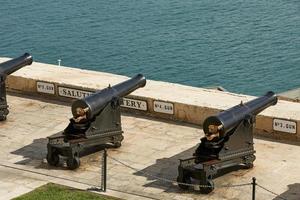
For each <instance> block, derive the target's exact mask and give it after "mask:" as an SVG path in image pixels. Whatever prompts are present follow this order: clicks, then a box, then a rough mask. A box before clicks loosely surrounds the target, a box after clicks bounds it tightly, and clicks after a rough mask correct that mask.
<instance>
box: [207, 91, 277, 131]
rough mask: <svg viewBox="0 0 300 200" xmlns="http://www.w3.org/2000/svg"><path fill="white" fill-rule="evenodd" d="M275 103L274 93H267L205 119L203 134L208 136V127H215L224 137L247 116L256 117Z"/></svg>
mask: <svg viewBox="0 0 300 200" xmlns="http://www.w3.org/2000/svg"><path fill="white" fill-rule="evenodd" d="M276 103H277V96H276V95H275V93H274V92H272V91H269V92H267V93H266V94H265V95H263V96H261V97H258V98H256V99H253V100H251V101H248V102H247V103H241V104H239V105H236V106H234V107H232V108H229V109H228V110H225V111H223V112H220V113H219V114H218V115H216V116H210V117H208V118H206V119H205V121H204V123H203V130H204V133H205V134H209V133H210V132H209V126H210V125H215V126H218V127H219V133H220V135H225V134H226V133H228V132H229V131H230V130H232V129H233V128H234V127H236V126H237V125H238V124H239V123H240V122H241V121H242V120H244V119H245V118H246V117H247V115H257V114H258V113H260V112H261V111H263V110H264V109H266V108H268V107H269V106H271V105H275V104H276Z"/></svg>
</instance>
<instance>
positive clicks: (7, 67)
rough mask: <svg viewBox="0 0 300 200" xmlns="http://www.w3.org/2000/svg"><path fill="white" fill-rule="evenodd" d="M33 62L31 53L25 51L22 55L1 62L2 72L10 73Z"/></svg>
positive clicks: (4, 73) (3, 73) (0, 69)
mask: <svg viewBox="0 0 300 200" xmlns="http://www.w3.org/2000/svg"><path fill="white" fill-rule="evenodd" d="M31 63H32V56H31V55H30V54H29V53H25V54H24V55H22V56H20V57H17V58H14V59H11V60H8V61H6V62H3V63H0V74H1V75H9V74H11V73H13V72H15V71H17V70H18V69H20V68H22V67H24V66H26V65H31Z"/></svg>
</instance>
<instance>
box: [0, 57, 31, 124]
mask: <svg viewBox="0 0 300 200" xmlns="http://www.w3.org/2000/svg"><path fill="white" fill-rule="evenodd" d="M31 63H32V56H31V55H30V54H29V53H25V54H24V55H22V56H20V57H17V58H14V59H11V60H8V61H6V62H3V63H0V81H1V83H0V84H1V86H0V121H4V120H6V118H7V115H8V113H9V110H8V105H7V101H6V87H5V80H6V77H7V76H8V75H9V74H12V73H13V72H15V71H17V70H19V69H21V68H22V67H24V66H26V65H31Z"/></svg>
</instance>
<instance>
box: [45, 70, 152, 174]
mask: <svg viewBox="0 0 300 200" xmlns="http://www.w3.org/2000/svg"><path fill="white" fill-rule="evenodd" d="M145 85H146V79H145V77H144V76H143V75H142V74H138V75H136V76H134V77H133V78H131V79H129V80H127V81H124V82H122V83H119V84H117V85H115V86H113V87H111V86H108V87H107V88H105V89H103V90H100V91H98V92H96V93H94V94H92V95H90V96H88V97H86V98H83V99H78V100H76V101H74V102H73V103H72V106H71V110H72V115H73V118H71V119H70V122H69V125H68V126H67V127H66V128H65V130H64V131H62V132H60V133H57V134H55V135H53V136H50V137H48V144H47V150H48V152H47V161H48V163H49V164H50V165H52V166H56V165H58V163H59V158H60V156H62V157H65V158H66V163H67V167H68V168H69V169H76V168H78V167H79V165H80V158H79V156H80V154H81V152H83V150H85V149H87V148H94V147H97V146H99V145H103V144H111V145H113V146H114V147H116V148H117V147H120V146H121V142H122V140H123V138H124V137H123V131H122V127H121V112H120V103H121V101H122V97H124V96H126V95H128V94H130V93H131V92H133V91H134V90H136V89H138V88H140V87H144V86H145Z"/></svg>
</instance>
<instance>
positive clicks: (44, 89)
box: [36, 81, 55, 94]
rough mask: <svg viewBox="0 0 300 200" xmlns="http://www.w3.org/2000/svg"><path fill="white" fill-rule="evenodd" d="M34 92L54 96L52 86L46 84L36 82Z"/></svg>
mask: <svg viewBox="0 0 300 200" xmlns="http://www.w3.org/2000/svg"><path fill="white" fill-rule="evenodd" d="M36 90H37V91H38V92H41V93H47V94H55V89H54V84H53V83H46V82H40V81H38V82H36Z"/></svg>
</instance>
